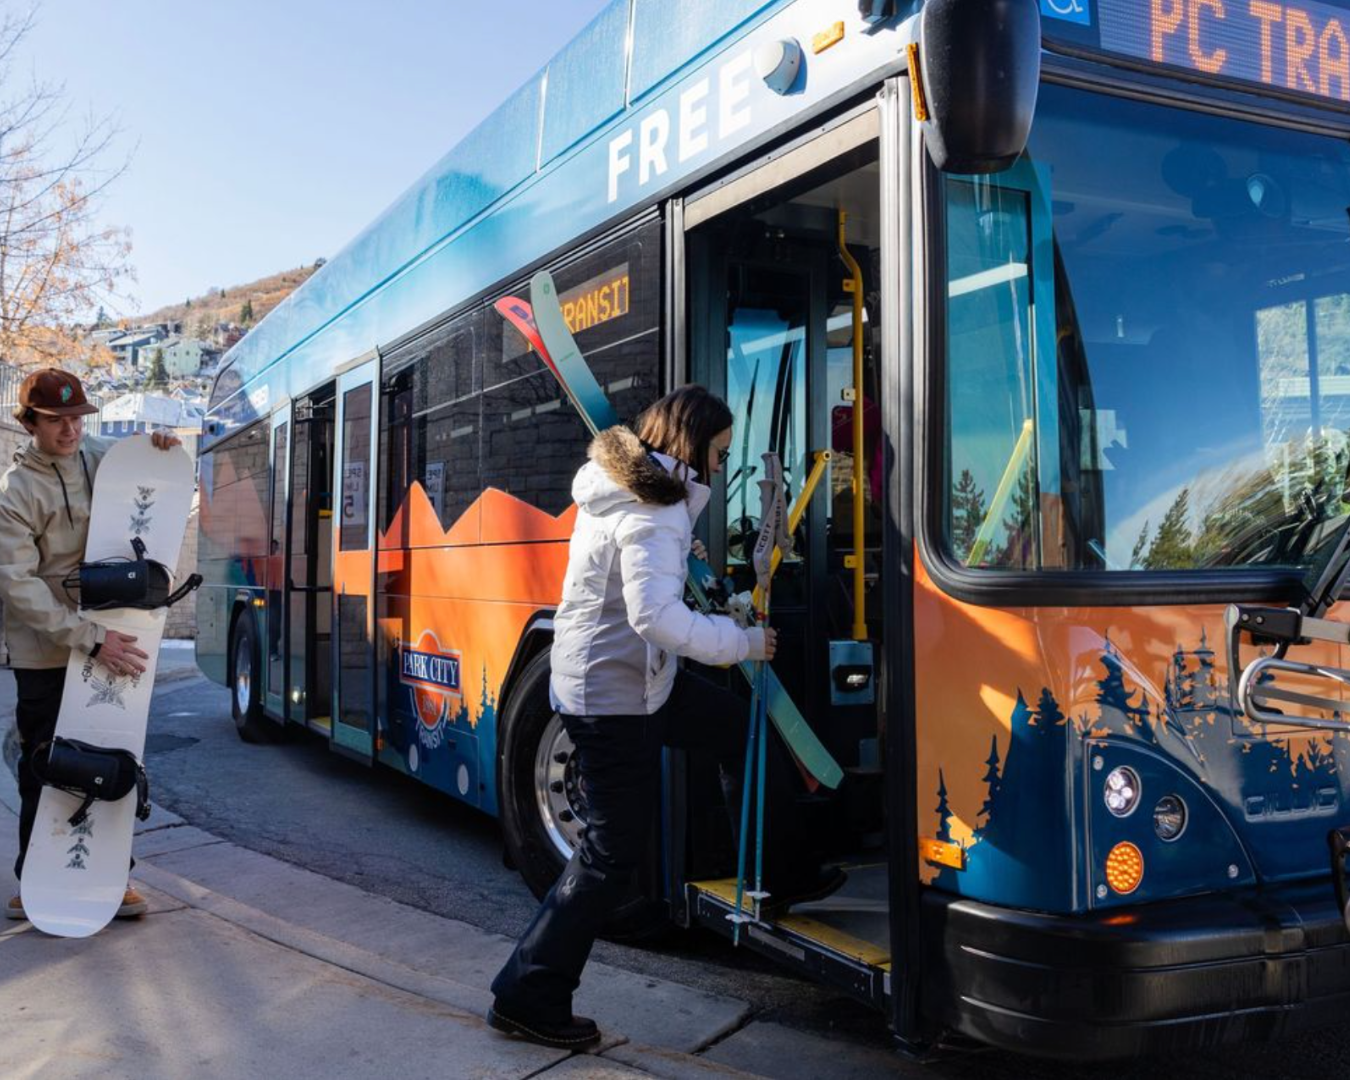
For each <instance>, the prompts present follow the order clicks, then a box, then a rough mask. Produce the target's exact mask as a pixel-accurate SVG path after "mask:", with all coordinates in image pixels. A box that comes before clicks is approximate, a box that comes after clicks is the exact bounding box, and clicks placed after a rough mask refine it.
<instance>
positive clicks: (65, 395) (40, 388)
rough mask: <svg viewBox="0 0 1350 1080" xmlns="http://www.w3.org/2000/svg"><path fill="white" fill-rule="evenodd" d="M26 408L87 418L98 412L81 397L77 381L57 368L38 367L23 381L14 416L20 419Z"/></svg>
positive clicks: (48, 413) (81, 393)
mask: <svg viewBox="0 0 1350 1080" xmlns="http://www.w3.org/2000/svg"><path fill="white" fill-rule="evenodd" d="M29 409H32V410H33V411H34V412H39V413H46V414H47V415H48V416H88V415H89V414H90V413H96V412H98V406H97V405H90V404H89V399H88V398H86V397H85V396H84V387H83V386H81V385H80V380H79V379H77V378H75V376H74V375H72V374H70V373H69V372H67V371H61V370H60V369H59V368H41V369H39V370H38V371H35V372H33V373H32V374H31V375H29V376H28V378H26V379H24V381H23V385H21V386H20V387H19V407H18V408H17V409H15V410H14V415H15V416H16V417H18V418H19V419H22V418H23V415H24V413H26V412H27V411H28V410H29Z"/></svg>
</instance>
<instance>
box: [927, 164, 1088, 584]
mask: <svg viewBox="0 0 1350 1080" xmlns="http://www.w3.org/2000/svg"><path fill="white" fill-rule="evenodd" d="M946 200H947V205H946V215H947V252H946V254H947V352H948V369H947V377H946V388H947V424H948V430H949V431H950V432H951V446H952V453H951V454H950V456H949V458H948V462H947V476H946V477H945V488H944V492H945V505H946V513H945V521H946V522H947V528H948V540H949V543H950V545H951V550H952V553H953V554H954V556H955V557H956V559H957V561H959V562H961V563H962V564H964V565H967V566H978V567H998V568H1005V569H1032V568H1038V567H1043V566H1052V565H1053V566H1058V565H1062V564H1063V558H1062V555H1061V554H1060V552H1059V547H1060V545H1059V543H1058V541H1057V539H1054V538H1053V536H1051V535H1050V533H1049V529H1050V525H1049V521H1050V519H1052V518H1053V517H1055V516H1056V515H1054V514H1052V513H1049V512H1045V511H1046V510H1047V508H1049V507H1053V506H1055V505H1056V502H1055V498H1054V497H1055V496H1056V495H1057V494H1058V490H1059V471H1058V460H1059V448H1058V438H1059V434H1058V429H1059V424H1058V419H1057V412H1058V388H1057V385H1056V381H1055V375H1056V369H1055V365H1054V363H1053V362H1052V358H1053V357H1054V355H1055V353H1054V337H1053V332H1052V329H1051V328H1052V327H1053V319H1054V315H1053V312H1054V291H1053V290H1054V285H1053V276H1050V277H1047V272H1048V270H1049V267H1050V266H1052V265H1053V252H1052V250H1051V249H1050V245H1049V244H1048V242H1047V241H1048V229H1049V217H1048V209H1047V208H1046V203H1045V200H1044V196H1043V194H1042V188H1041V185H1040V182H1039V180H1038V178H1037V176H1036V174H1035V171H1034V170H1033V169H1032V168H1031V167H1030V166H1029V165H1027V164H1026V163H1021V164H1019V165H1018V166H1016V167H1014V168H1013V169H1011V170H1009V171H1008V172H1007V173H1004V174H999V175H997V176H993V177H970V178H965V177H954V178H948V179H947V180H946ZM1038 354H1039V355H1044V356H1045V357H1046V358H1047V362H1046V363H1044V364H1042V365H1040V366H1038V365H1037V362H1036V361H1037V356H1038ZM1047 379H1048V382H1047ZM1038 380H1039V381H1038ZM1042 433H1045V435H1044V437H1042ZM1047 540H1049V541H1050V542H1047Z"/></svg>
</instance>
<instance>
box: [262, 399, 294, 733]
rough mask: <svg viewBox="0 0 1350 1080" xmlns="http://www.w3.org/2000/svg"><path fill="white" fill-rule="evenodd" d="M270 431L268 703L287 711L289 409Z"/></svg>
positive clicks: (281, 711) (277, 708) (267, 629)
mask: <svg viewBox="0 0 1350 1080" xmlns="http://www.w3.org/2000/svg"><path fill="white" fill-rule="evenodd" d="M278 416H279V417H281V418H280V419H276V420H274V425H275V426H274V429H273V432H272V493H271V503H272V505H271V526H270V529H269V532H268V538H267V626H266V628H265V632H266V638H265V640H266V642H267V701H268V704H269V705H270V706H271V707H273V708H274V709H276V710H277V711H278V712H280V713H284V712H285V710H286V705H285V702H286V693H285V688H286V649H285V645H284V641H285V638H284V636H283V628H284V624H285V602H286V600H285V598H286V505H287V500H286V478H287V476H288V475H289V472H290V468H289V465H290V460H289V457H288V452H289V449H290V429H291V425H290V422H289V419H288V418H289V416H290V410H289V409H287V410H285V411H284V412H283V413H280V414H278Z"/></svg>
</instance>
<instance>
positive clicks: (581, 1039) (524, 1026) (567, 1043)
mask: <svg viewBox="0 0 1350 1080" xmlns="http://www.w3.org/2000/svg"><path fill="white" fill-rule="evenodd" d="M487 1022H488V1026H489V1027H492V1028H496V1029H497V1030H498V1031H502V1032H505V1033H506V1034H507V1035H516V1036H519V1037H520V1038H522V1039H524V1040H526V1041H527V1042H532V1043H538V1044H539V1045H540V1046H551V1047H553V1048H554V1049H556V1050H581V1049H584V1048H585V1047H587V1046H594V1045H595V1044H596V1043H598V1042H599V1041H600V1029H599V1028H598V1027H596V1026H595V1021H594V1020H588V1019H587V1018H586V1017H584V1016H574V1017H572V1019H571V1020H569V1021H568V1022H567V1023H565V1024H549V1023H545V1022H544V1021H542V1020H527V1021H521V1020H513V1019H512V1018H511V1017H509V1016H503V1015H502V1014H501V1013H499V1012H498V1011H497V1009H496V1007H495V1006H494V1007H493V1008H491V1009H489V1010H488V1014H487Z"/></svg>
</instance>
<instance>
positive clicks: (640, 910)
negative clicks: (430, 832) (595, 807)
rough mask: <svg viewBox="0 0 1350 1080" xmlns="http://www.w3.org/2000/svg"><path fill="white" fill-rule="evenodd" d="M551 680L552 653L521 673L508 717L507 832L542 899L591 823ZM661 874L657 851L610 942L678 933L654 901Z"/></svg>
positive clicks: (512, 852) (511, 852)
mask: <svg viewBox="0 0 1350 1080" xmlns="http://www.w3.org/2000/svg"><path fill="white" fill-rule="evenodd" d="M548 676H549V656H548V651H547V650H545V651H544V652H542V653H540V654H539V655H538V656H536V657H535V658H534V659H533V660H531V661H530V663H529V664H528V665H527V666H526V668H525V670H524V671H523V672H521V675H520V679H519V681H518V682H517V683H516V686H515V688H514V689H513V690H512V692H511V696H510V699H509V701H508V702H507V706H506V709H505V711H504V712H503V713H502V729H503V735H502V761H501V787H500V791H501V808H502V831H503V833H504V834H505V837H506V848H507V854H508V856H509V857H510V860H511V864H512V865H513V866H515V868H516V869H518V870H519V871H520V875H521V877H523V878H524V879H525V883H526V884H527V885H528V886H529V887H530V890H531V891H532V892H533V893H534V894H535V896H537V897H540V898H541V899H542V898H543V896H544V895H545V894H546V893H547V892H548V890H549V889H550V888H552V886H553V883H554V882H555V881H557V879H558V875H559V874H561V873H562V869H563V867H564V866H566V865H567V860H568V859H570V858H571V857H572V852H573V851H574V850H575V849H576V845H577V844H578V843H580V840H581V830H582V829H583V828H584V827H585V824H586V799H585V791H584V789H583V788H582V786H581V784H580V783H579V774H578V771H577V766H576V762H575V760H574V758H573V747H572V740H571V739H570V738H568V736H567V730H566V729H565V728H564V727H563V725H562V721H561V720H560V719H559V718H558V715H557V714H556V713H555V712H554V711H553V707H552V705H551V704H550V703H549V697H548ZM655 848H656V845H655V844H653V845H652V846H651V848H650V849H649V850H652V851H653V852H654V851H655ZM657 869H658V868H657V866H656V865H655V855H654V854H653V857H652V863H651V864H650V865H645V866H641V867H639V868H638V872H637V873H636V874H635V875H634V883H633V885H632V887H631V889H630V892H629V895H628V896H627V897H626V898H625V899H624V901H623V902H622V904H621V905H620V906H619V908H618V910H617V911H615V913H614V915H613V916H612V917H611V918H610V919H609V921H608V922H606V924H605V926H604V928H603V930H602V931H601V932H602V933H603V934H604V936H605V937H607V938H609V939H610V940H612V941H642V940H649V939H651V938H654V937H656V936H658V935H660V934H661V933H663V932H664V931H666V930H668V929H669V928H670V919H669V914H668V912H667V910H666V906H665V904H664V903H663V902H661V901H660V900H656V899H652V898H651V897H652V895H654V893H655V887H654V884H655V882H656V881H658V880H659V875H658V874H657ZM644 885H646V886H647V887H646V888H644Z"/></svg>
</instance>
